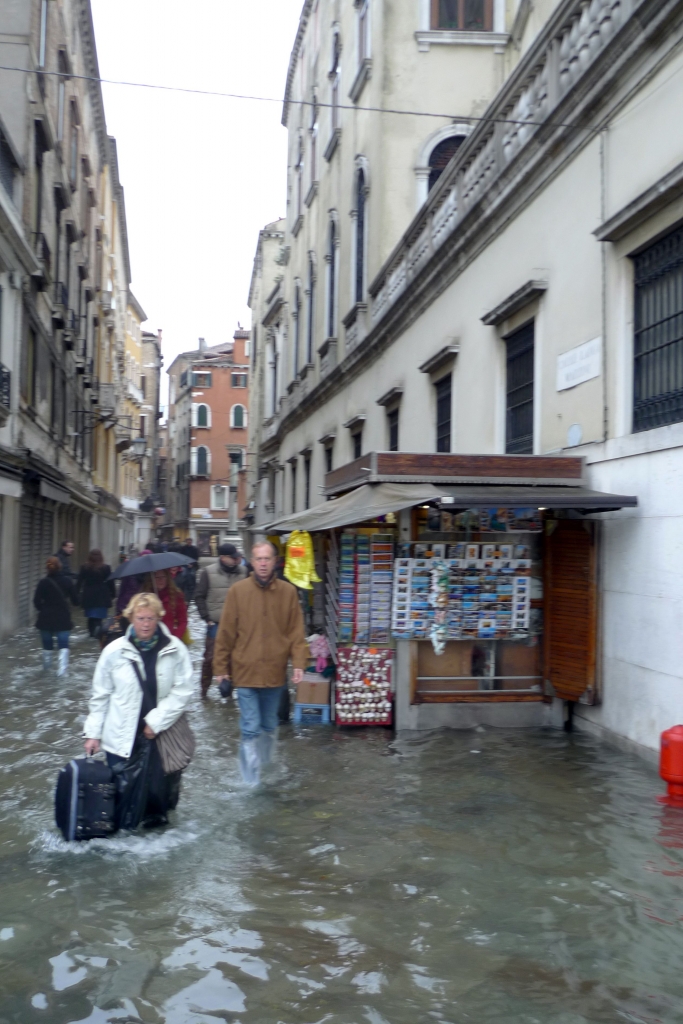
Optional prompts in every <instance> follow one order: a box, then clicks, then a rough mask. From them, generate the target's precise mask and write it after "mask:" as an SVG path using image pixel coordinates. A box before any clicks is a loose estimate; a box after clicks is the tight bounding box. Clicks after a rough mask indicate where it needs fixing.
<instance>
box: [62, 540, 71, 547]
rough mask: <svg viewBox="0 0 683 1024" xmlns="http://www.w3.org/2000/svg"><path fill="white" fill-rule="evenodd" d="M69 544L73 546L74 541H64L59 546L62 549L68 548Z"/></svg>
mask: <svg viewBox="0 0 683 1024" xmlns="http://www.w3.org/2000/svg"><path fill="white" fill-rule="evenodd" d="M67 544H73V541H72V540H63V541H62V543H61V544H60V545H59V547H60V548H65V547H66V546H67Z"/></svg>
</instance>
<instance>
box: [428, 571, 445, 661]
mask: <svg viewBox="0 0 683 1024" xmlns="http://www.w3.org/2000/svg"><path fill="white" fill-rule="evenodd" d="M431 570H432V589H431V594H430V598H429V603H430V604H431V606H432V608H433V609H434V621H433V623H432V626H431V629H430V631H429V639H430V640H431V641H432V647H433V648H434V654H443V652H444V651H445V650H446V640H447V639H448V587H449V581H450V573H449V566H448V563H447V562H445V561H444V560H443V559H442V558H433V559H432V565H431Z"/></svg>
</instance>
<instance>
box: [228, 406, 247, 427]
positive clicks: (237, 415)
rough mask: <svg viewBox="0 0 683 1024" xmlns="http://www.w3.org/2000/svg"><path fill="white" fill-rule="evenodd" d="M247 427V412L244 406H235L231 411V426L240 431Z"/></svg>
mask: <svg viewBox="0 0 683 1024" xmlns="http://www.w3.org/2000/svg"><path fill="white" fill-rule="evenodd" d="M246 425H247V410H246V409H245V408H244V406H243V405H233V407H232V409H231V410H230V426H231V427H235V429H237V430H240V429H241V428H242V427H246Z"/></svg>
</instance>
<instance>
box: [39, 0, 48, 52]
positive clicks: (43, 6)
mask: <svg viewBox="0 0 683 1024" xmlns="http://www.w3.org/2000/svg"><path fill="white" fill-rule="evenodd" d="M47 4H48V0H40V36H39V37H38V67H40V68H44V67H45V54H46V49H47Z"/></svg>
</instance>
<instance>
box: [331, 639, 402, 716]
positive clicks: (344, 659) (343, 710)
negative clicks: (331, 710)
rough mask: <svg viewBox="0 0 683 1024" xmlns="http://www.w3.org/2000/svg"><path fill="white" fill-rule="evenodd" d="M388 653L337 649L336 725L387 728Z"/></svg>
mask: <svg viewBox="0 0 683 1024" xmlns="http://www.w3.org/2000/svg"><path fill="white" fill-rule="evenodd" d="M392 656H393V652H392V651H387V650H377V649H375V648H373V647H356V646H353V647H340V648H339V649H338V651H337V657H338V665H337V682H336V686H335V720H336V722H337V725H391V722H392V693H391V659H392Z"/></svg>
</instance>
